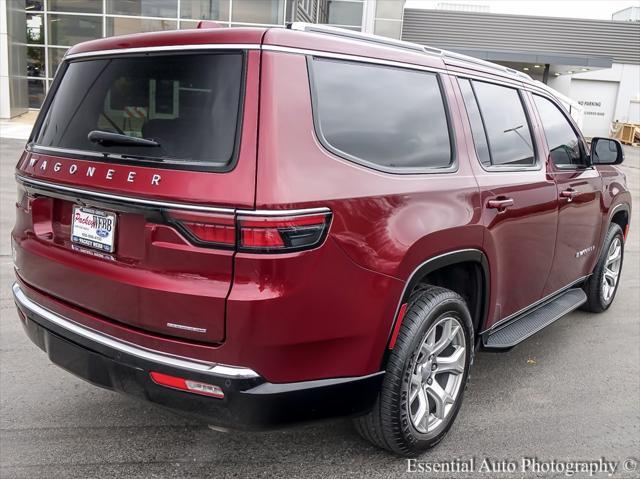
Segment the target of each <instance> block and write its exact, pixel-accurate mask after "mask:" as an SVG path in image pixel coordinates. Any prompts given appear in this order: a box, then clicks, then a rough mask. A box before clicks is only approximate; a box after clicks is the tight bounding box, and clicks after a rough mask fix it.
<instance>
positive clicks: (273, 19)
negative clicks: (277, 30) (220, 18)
mask: <svg viewBox="0 0 640 479" xmlns="http://www.w3.org/2000/svg"><path fill="white" fill-rule="evenodd" d="M283 9H284V0H233V8H232V13H231V14H232V20H233V21H234V22H244V23H269V24H282V23H283V21H284V10H283Z"/></svg>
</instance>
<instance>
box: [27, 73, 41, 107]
mask: <svg viewBox="0 0 640 479" xmlns="http://www.w3.org/2000/svg"><path fill="white" fill-rule="evenodd" d="M27 91H28V92H29V108H40V107H41V106H42V102H43V101H44V80H27Z"/></svg>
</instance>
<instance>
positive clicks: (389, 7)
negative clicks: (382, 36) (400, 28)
mask: <svg viewBox="0 0 640 479" xmlns="http://www.w3.org/2000/svg"><path fill="white" fill-rule="evenodd" d="M403 7H404V2H402V1H400V0H378V1H377V2H376V18H392V19H396V20H402V10H403Z"/></svg>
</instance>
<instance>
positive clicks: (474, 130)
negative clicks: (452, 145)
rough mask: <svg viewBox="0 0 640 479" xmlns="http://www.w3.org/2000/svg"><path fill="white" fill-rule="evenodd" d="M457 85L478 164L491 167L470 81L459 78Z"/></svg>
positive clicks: (485, 136)
mask: <svg viewBox="0 0 640 479" xmlns="http://www.w3.org/2000/svg"><path fill="white" fill-rule="evenodd" d="M458 83H459V84H460V90H461V91H462V98H463V99H464V106H465V108H466V110H467V117H468V118H469V123H470V124H471V134H472V136H473V143H474V144H475V148H476V155H478V160H480V163H482V164H483V165H485V166H489V165H491V156H490V155H489V145H488V144H487V135H486V133H485V131H484V126H483V124H482V117H481V116H480V110H479V109H478V103H477V102H476V96H475V95H474V93H473V89H472V88H471V81H469V80H466V79H462V78H460V79H459V80H458Z"/></svg>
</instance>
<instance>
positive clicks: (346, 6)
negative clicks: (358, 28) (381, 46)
mask: <svg viewBox="0 0 640 479" xmlns="http://www.w3.org/2000/svg"><path fill="white" fill-rule="evenodd" d="M329 23H332V24H334V25H353V26H355V25H362V3H361V2H345V1H341V0H329Z"/></svg>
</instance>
